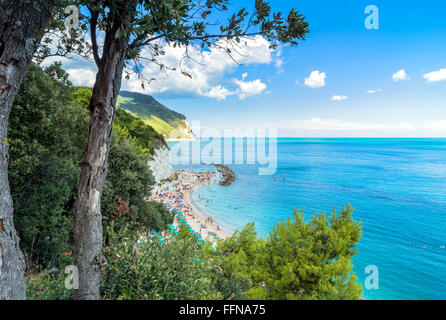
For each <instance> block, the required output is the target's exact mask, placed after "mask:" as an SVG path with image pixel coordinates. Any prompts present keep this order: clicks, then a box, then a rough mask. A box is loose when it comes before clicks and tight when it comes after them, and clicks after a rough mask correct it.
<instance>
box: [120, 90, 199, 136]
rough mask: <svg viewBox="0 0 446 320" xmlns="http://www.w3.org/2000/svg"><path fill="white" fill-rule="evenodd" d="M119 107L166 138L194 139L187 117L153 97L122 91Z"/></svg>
mask: <svg viewBox="0 0 446 320" xmlns="http://www.w3.org/2000/svg"><path fill="white" fill-rule="evenodd" d="M117 107H118V108H121V109H124V110H127V111H129V112H131V113H133V114H135V115H137V116H139V117H141V118H142V119H143V120H144V121H145V122H146V123H147V124H149V125H150V126H152V127H153V128H154V129H155V130H156V131H158V132H159V133H161V134H162V135H163V136H164V137H165V138H168V137H171V135H172V134H173V138H176V139H191V138H193V134H192V133H191V132H190V129H189V125H188V123H187V120H186V117H185V116H184V115H182V114H180V113H178V112H175V111H172V110H170V109H169V108H167V107H166V106H164V105H162V104H161V103H159V102H158V101H157V100H156V99H155V98H153V97H152V96H149V95H145V94H140V93H135V92H128V91H121V92H120V93H119V97H118V102H117ZM171 138H172V137H171Z"/></svg>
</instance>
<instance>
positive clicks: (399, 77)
mask: <svg viewBox="0 0 446 320" xmlns="http://www.w3.org/2000/svg"><path fill="white" fill-rule="evenodd" d="M392 79H393V81H394V82H398V81H406V80H410V77H409V76H408V75H407V74H406V70H404V69H401V70H399V71H397V72H395V73H394V74H393V75H392Z"/></svg>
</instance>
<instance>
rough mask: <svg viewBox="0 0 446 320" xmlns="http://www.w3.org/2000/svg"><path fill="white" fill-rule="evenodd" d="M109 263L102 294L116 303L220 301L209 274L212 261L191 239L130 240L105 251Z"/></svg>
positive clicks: (212, 265) (212, 268)
mask: <svg viewBox="0 0 446 320" xmlns="http://www.w3.org/2000/svg"><path fill="white" fill-rule="evenodd" d="M105 253H106V256H107V260H108V266H107V270H106V272H105V273H104V274H103V281H102V284H101V294H102V297H103V298H104V299H118V300H127V299H130V300H164V299H165V300H204V299H220V298H221V297H222V296H221V294H220V293H219V292H218V291H217V289H216V288H215V286H214V279H213V278H212V276H211V275H212V273H213V270H214V267H215V265H214V260H213V259H210V258H209V256H206V255H204V254H203V249H202V248H201V246H200V245H199V244H198V243H197V242H196V241H193V240H191V239H177V238H175V237H171V238H169V239H164V241H163V242H162V243H161V242H160V240H159V239H158V238H157V237H153V238H151V239H150V240H149V242H148V243H147V244H142V245H141V244H137V243H136V242H135V241H133V240H127V241H123V242H121V243H120V244H119V245H113V246H110V247H108V248H106V249H105Z"/></svg>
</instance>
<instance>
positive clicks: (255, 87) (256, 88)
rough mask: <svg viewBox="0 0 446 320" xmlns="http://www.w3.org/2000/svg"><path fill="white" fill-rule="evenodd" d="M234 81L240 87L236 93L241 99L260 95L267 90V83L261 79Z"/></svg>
mask: <svg viewBox="0 0 446 320" xmlns="http://www.w3.org/2000/svg"><path fill="white" fill-rule="evenodd" d="M234 83H235V84H237V85H238V87H239V88H238V89H237V92H236V93H237V95H238V97H239V99H240V100H243V99H246V98H247V97H251V96H255V95H259V94H261V93H262V92H263V91H265V90H266V84H264V83H263V82H262V81H261V80H260V79H257V80H254V81H242V80H237V79H234Z"/></svg>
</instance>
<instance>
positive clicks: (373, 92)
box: [366, 89, 382, 94]
mask: <svg viewBox="0 0 446 320" xmlns="http://www.w3.org/2000/svg"><path fill="white" fill-rule="evenodd" d="M380 92H382V90H381V89H372V90H367V91H366V93H368V94H375V93H380Z"/></svg>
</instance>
